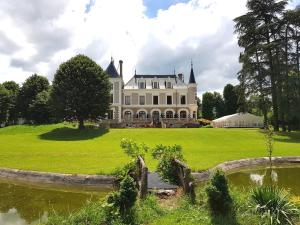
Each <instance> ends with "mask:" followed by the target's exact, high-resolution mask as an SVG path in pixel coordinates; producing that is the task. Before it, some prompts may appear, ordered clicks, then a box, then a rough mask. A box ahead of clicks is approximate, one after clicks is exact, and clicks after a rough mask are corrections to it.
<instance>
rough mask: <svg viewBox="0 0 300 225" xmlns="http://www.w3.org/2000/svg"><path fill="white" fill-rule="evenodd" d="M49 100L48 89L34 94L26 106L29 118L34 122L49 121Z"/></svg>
mask: <svg viewBox="0 0 300 225" xmlns="http://www.w3.org/2000/svg"><path fill="white" fill-rule="evenodd" d="M49 100H50V93H49V91H42V92H40V93H38V94H37V95H36V96H35V98H34V99H33V100H32V102H31V103H30V104H29V107H28V112H29V115H30V120H32V121H34V123H36V124H41V123H48V122H50V115H51V106H50V103H49Z"/></svg>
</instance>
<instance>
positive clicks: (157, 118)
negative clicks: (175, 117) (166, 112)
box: [152, 111, 159, 123]
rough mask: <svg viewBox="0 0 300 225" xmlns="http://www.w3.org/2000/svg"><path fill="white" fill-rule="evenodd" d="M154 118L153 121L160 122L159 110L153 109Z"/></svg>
mask: <svg viewBox="0 0 300 225" xmlns="http://www.w3.org/2000/svg"><path fill="white" fill-rule="evenodd" d="M152 119H153V123H158V122H159V112H158V111H153V113H152Z"/></svg>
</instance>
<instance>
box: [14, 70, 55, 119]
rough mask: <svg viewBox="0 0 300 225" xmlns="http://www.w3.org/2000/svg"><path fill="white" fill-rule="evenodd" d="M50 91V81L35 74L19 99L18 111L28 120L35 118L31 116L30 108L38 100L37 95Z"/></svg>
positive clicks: (23, 88)
mask: <svg viewBox="0 0 300 225" xmlns="http://www.w3.org/2000/svg"><path fill="white" fill-rule="evenodd" d="M48 89H49V81H48V79H47V78H46V77H43V76H39V75H37V74H33V75H32V76H31V77H29V78H27V79H26V81H25V83H24V84H23V86H22V87H21V90H20V94H19V96H18V99H17V105H18V109H19V111H20V113H21V115H22V116H23V117H24V118H25V119H26V120H31V119H32V118H33V116H32V115H30V111H29V106H30V104H32V102H33V101H34V100H35V99H36V96H37V94H38V93H40V92H42V91H47V90H48Z"/></svg>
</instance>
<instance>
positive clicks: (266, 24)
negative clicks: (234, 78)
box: [234, 0, 287, 131]
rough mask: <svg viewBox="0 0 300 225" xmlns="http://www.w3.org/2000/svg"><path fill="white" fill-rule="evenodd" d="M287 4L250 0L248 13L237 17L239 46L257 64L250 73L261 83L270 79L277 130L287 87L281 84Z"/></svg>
mask: <svg viewBox="0 0 300 225" xmlns="http://www.w3.org/2000/svg"><path fill="white" fill-rule="evenodd" d="M286 5H287V1H286V0H282V1H276V0H248V1H247V8H248V12H247V13H246V14H244V15H242V16H240V17H238V18H236V19H235V20H234V21H235V22H236V26H235V29H236V33H238V38H239V45H240V47H243V48H244V52H243V53H242V55H244V56H245V58H244V59H247V60H246V61H248V62H250V65H251V64H253V65H254V66H252V67H255V70H253V69H252V72H251V73H249V74H250V77H251V79H252V80H256V81H257V84H258V85H262V83H263V82H264V81H265V80H267V81H269V84H270V85H269V87H270V93H271V96H272V109H273V116H274V121H273V123H274V129H275V130H276V131H278V130H279V113H280V112H279V110H280V108H279V107H280V101H281V99H280V98H281V97H282V96H284V95H283V94H282V91H283V88H284V86H281V85H283V84H282V82H281V81H282V80H281V77H282V68H283V66H282V65H284V63H283V58H285V57H283V54H282V46H283V45H282V43H283V42H284V41H283V42H282V40H283V39H284V38H282V33H281V30H282V24H281V21H282V20H281V19H282V16H283V13H284V9H285V7H286ZM244 62H245V60H244V61H243V63H244ZM247 67H248V68H249V63H246V66H244V65H243V69H245V68H247ZM243 69H242V70H243ZM254 71H255V72H254ZM264 72H266V73H264ZM244 75H245V73H244ZM264 76H265V77H264ZM264 78H266V79H264ZM258 89H260V90H262V87H260V86H258Z"/></svg>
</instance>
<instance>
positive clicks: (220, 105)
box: [213, 92, 225, 118]
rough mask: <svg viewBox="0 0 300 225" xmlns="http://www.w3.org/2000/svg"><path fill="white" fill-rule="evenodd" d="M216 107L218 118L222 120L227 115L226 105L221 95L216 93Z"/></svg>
mask: <svg viewBox="0 0 300 225" xmlns="http://www.w3.org/2000/svg"><path fill="white" fill-rule="evenodd" d="M213 95H214V105H215V106H214V107H215V112H216V115H215V116H216V118H220V117H222V116H224V115H225V103H224V100H223V97H222V95H221V94H220V93H218V92H214V94H213Z"/></svg>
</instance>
